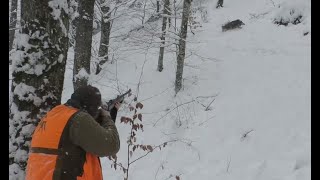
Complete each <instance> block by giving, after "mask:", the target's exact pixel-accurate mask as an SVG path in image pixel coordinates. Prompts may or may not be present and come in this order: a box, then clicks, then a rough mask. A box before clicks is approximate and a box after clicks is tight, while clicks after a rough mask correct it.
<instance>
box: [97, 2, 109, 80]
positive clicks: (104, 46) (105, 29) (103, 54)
mask: <svg viewBox="0 0 320 180" xmlns="http://www.w3.org/2000/svg"><path fill="white" fill-rule="evenodd" d="M105 2H106V0H102V3H101V4H102V5H103V6H101V11H102V21H101V39H100V48H99V58H102V59H100V61H99V63H98V65H97V71H96V74H99V72H100V71H101V66H102V65H103V64H104V63H106V62H107V61H108V52H109V41H110V32H111V22H110V13H109V11H110V7H108V6H107V5H106V4H105Z"/></svg>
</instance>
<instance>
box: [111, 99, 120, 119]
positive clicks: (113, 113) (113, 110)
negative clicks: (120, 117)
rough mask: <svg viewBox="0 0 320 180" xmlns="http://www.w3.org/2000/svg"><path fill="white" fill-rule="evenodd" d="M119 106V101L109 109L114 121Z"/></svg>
mask: <svg viewBox="0 0 320 180" xmlns="http://www.w3.org/2000/svg"><path fill="white" fill-rule="evenodd" d="M120 106H121V103H120V102H116V103H115V105H114V107H113V108H112V109H111V110H110V116H111V119H112V120H113V122H116V118H117V112H118V110H119V108H120Z"/></svg>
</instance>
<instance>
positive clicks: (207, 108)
mask: <svg viewBox="0 0 320 180" xmlns="http://www.w3.org/2000/svg"><path fill="white" fill-rule="evenodd" d="M214 100H216V99H215V98H214V99H213V100H212V101H211V102H210V104H209V105H208V106H207V107H206V109H205V111H208V110H211V109H210V108H209V107H210V105H211V104H212V103H213V101H214Z"/></svg>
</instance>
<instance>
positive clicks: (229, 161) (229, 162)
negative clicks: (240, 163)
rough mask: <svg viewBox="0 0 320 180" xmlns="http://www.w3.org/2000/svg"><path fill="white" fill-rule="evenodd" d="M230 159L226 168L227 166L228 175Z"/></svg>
mask: <svg viewBox="0 0 320 180" xmlns="http://www.w3.org/2000/svg"><path fill="white" fill-rule="evenodd" d="M230 162H231V157H230V158H229V162H228V166H227V173H229V167H230Z"/></svg>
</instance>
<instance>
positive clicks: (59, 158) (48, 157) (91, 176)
mask: <svg viewBox="0 0 320 180" xmlns="http://www.w3.org/2000/svg"><path fill="white" fill-rule="evenodd" d="M77 112H79V110H78V109H75V108H72V107H69V106H66V105H58V106H57V107H55V108H53V109H52V110H51V111H49V112H48V113H47V115H46V116H45V117H44V118H43V119H42V120H41V121H40V123H39V124H38V126H37V127H36V129H35V131H34V133H33V136H32V141H31V149H30V154H29V159H28V163H27V169H26V180H102V169H101V164H100V160H99V157H98V156H95V155H93V154H91V153H86V152H85V151H84V150H83V149H82V148H80V147H79V146H76V145H73V144H72V143H70V140H69V137H68V134H69V132H68V129H69V128H68V126H69V125H68V124H69V123H68V122H70V120H71V119H72V116H74V115H75V114H76V113H77ZM84 133H85V132H84ZM63 142H65V143H63ZM67 146H68V147H71V148H69V150H70V149H71V150H70V151H67V150H66V149H68V148H67ZM74 149H76V150H74ZM73 153H76V155H74V156H72V154H73ZM81 154H82V156H81ZM71 162H73V165H70V163H71ZM71 164H72V163H71ZM75 166H79V167H78V168H75ZM71 172H72V173H71ZM64 173H68V175H66V174H64Z"/></svg>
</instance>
